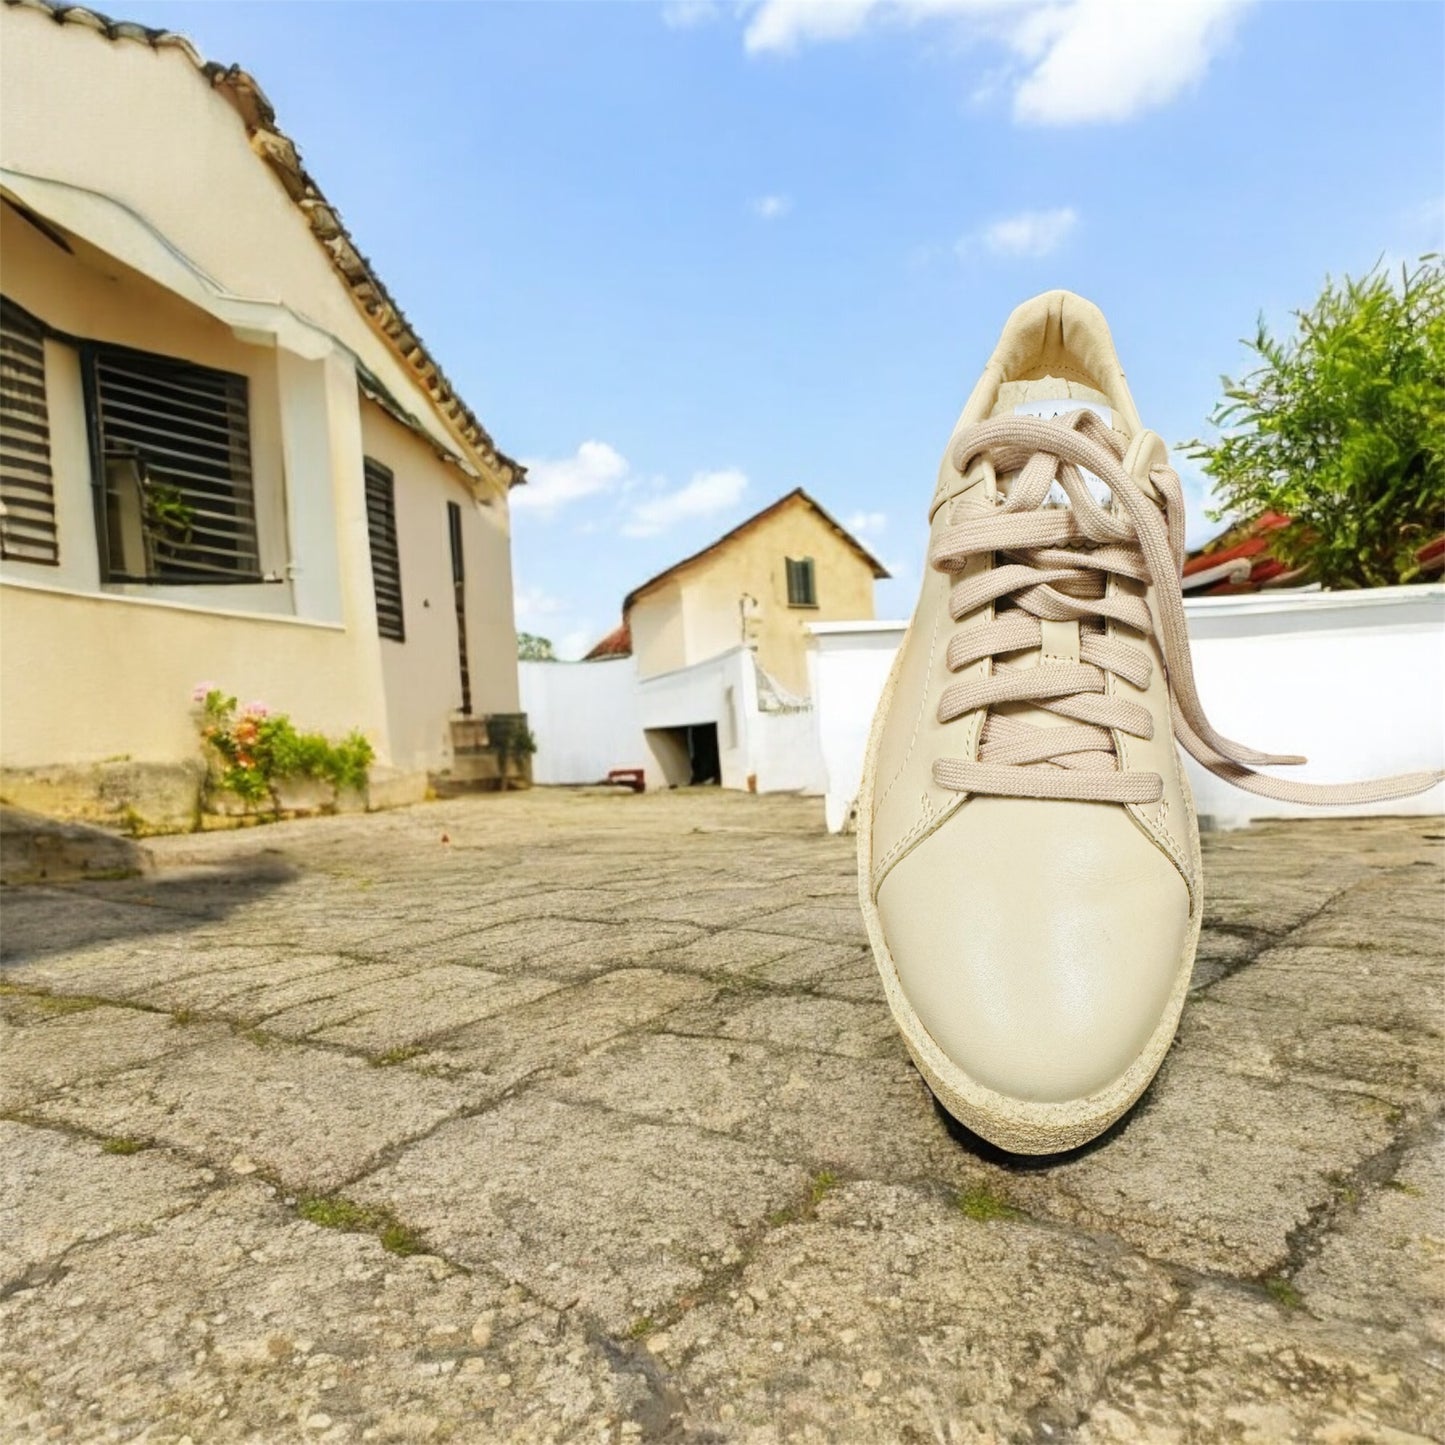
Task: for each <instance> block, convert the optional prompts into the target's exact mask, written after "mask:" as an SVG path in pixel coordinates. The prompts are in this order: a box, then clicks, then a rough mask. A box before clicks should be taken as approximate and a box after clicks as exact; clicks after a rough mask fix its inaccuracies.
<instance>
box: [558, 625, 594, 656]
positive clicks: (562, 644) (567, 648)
mask: <svg viewBox="0 0 1445 1445" xmlns="http://www.w3.org/2000/svg"><path fill="white" fill-rule="evenodd" d="M604 635H605V634H604V633H602V632H599V631H598V630H597V629H596V628H595V627H574V628H573V629H572V630H571V631H570V632H564V633H563V634H562V636H561V637H559V638H558V639H557V641H556V642H555V643H553V645H552V650H553V652H555V653H556V654H557V657H558V659H559V660H560V661H562V662H576V661H577V660H578V658H581V657H585V656H586V655H587V653H589V652H590V651H591V650H592V649H593V647H595V646H596V644H597V643H599V642H600V641H601V640H602V638H603V636H604Z"/></svg>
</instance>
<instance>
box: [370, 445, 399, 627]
mask: <svg viewBox="0 0 1445 1445" xmlns="http://www.w3.org/2000/svg"><path fill="white" fill-rule="evenodd" d="M365 473H366V532H367V536H368V537H369V538H370V539H371V578H372V584H373V586H374V587H375V589H376V630H377V631H378V632H379V633H380V634H381V635H382V636H383V637H389V638H391V640H392V641H393V642H405V641H406V619H405V617H404V615H403V613H402V607H401V553H400V551H399V549H398V547H397V543H396V478H395V477H394V476H393V475H392V473H391V471H390V470H389V469H388V468H387V467H384V466H382V464H381V463H380V462H376V461H373V460H372V459H371V458H370V457H367V458H365Z"/></svg>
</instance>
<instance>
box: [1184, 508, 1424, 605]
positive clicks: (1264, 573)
mask: <svg viewBox="0 0 1445 1445" xmlns="http://www.w3.org/2000/svg"><path fill="white" fill-rule="evenodd" d="M1294 525H1295V522H1294V519H1293V518H1292V517H1286V516H1284V515H1282V514H1281V513H1279V512H1265V513H1263V514H1262V515H1261V516H1258V517H1256V518H1254V520H1253V521H1250V522H1242V523H1239V524H1238V525H1236V526H1234V527H1231V528H1230V529H1229V530H1228V531H1226V532H1222V533H1220V535H1219V536H1217V537H1216V538H1215V539H1214V540H1213V541H1212V542H1206V543H1205V544H1204V546H1202V547H1200V548H1199V549H1198V550H1196V551H1194V552H1191V553H1190V554H1189V556H1188V557H1187V558H1186V559H1185V562H1184V590H1185V591H1186V592H1188V593H1189V594H1190V595H1191V596H1194V597H1228V596H1230V595H1232V594H1235V593H1240V592H1261V591H1264V590H1265V589H1267V588H1274V587H1300V586H1304V585H1305V584H1307V583H1308V582H1309V581H1310V575H1309V569H1308V568H1307V567H1296V568H1293V569H1291V568H1290V567H1288V566H1286V565H1285V563H1283V562H1281V561H1280V560H1279V558H1278V557H1276V556H1274V554H1273V553H1272V552H1271V551H1270V540H1271V537H1272V535H1273V534H1274V533H1277V532H1281V531H1283V530H1284V529H1285V528H1287V527H1292V526H1294ZM1415 557H1416V560H1417V561H1418V562H1419V564H1420V578H1419V580H1420V581H1429V580H1431V579H1432V578H1435V577H1438V576H1439V575H1440V573H1441V572H1442V571H1445V536H1440V537H1436V538H1434V540H1432V541H1430V542H1427V543H1426V544H1425V545H1424V546H1423V547H1421V548H1420V549H1419V551H1417V552H1416V553H1415Z"/></svg>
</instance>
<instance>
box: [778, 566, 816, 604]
mask: <svg viewBox="0 0 1445 1445" xmlns="http://www.w3.org/2000/svg"><path fill="white" fill-rule="evenodd" d="M786 561H787V564H788V605H789V606H790V607H816V606H817V605H818V593H817V589H816V587H815V586H814V582H813V559H812V558H811V557H798V558H793V557H789V558H787V559H786Z"/></svg>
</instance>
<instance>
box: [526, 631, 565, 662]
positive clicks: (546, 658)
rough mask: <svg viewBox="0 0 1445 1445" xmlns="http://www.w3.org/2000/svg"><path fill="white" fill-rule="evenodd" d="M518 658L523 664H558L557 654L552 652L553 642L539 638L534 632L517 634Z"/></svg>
mask: <svg viewBox="0 0 1445 1445" xmlns="http://www.w3.org/2000/svg"><path fill="white" fill-rule="evenodd" d="M517 657H518V659H519V660H520V661H522V662H556V660H557V654H556V653H555V652H553V651H552V641H551V639H550V638H547V637H538V636H537V635H536V634H535V633H532V632H519V633H518V634H517Z"/></svg>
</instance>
